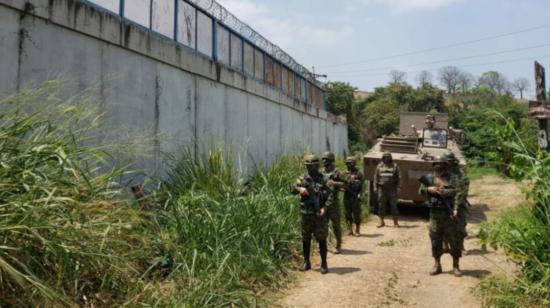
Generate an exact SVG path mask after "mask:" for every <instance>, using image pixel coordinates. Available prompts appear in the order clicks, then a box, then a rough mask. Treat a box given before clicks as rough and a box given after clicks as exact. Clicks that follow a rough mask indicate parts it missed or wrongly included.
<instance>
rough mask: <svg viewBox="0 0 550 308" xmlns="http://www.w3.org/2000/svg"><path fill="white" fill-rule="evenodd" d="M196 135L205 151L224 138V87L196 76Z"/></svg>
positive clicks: (201, 148) (202, 149)
mask: <svg viewBox="0 0 550 308" xmlns="http://www.w3.org/2000/svg"><path fill="white" fill-rule="evenodd" d="M196 91H197V98H196V99H197V101H196V106H197V107H196V108H197V116H196V121H195V123H196V124H195V125H196V131H197V133H196V137H197V142H198V144H199V145H200V150H201V151H205V150H207V149H208V148H210V147H211V146H213V145H216V144H217V143H218V142H219V141H223V140H225V130H226V128H225V112H226V110H225V87H224V86H223V85H221V84H219V83H216V82H214V81H210V80H205V79H203V78H197V90H196Z"/></svg>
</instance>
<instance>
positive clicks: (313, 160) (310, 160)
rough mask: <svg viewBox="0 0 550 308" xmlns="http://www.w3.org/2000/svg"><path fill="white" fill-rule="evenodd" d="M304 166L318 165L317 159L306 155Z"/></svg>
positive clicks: (311, 155) (314, 156)
mask: <svg viewBox="0 0 550 308" xmlns="http://www.w3.org/2000/svg"><path fill="white" fill-rule="evenodd" d="M304 164H305V165H306V166H307V165H319V158H318V157H317V156H316V155H313V154H310V155H306V157H305V159H304Z"/></svg>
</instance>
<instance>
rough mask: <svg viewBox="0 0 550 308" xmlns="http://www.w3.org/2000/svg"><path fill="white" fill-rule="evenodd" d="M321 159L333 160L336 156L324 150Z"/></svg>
mask: <svg viewBox="0 0 550 308" xmlns="http://www.w3.org/2000/svg"><path fill="white" fill-rule="evenodd" d="M322 159H323V160H328V161H335V160H336V156H335V155H334V153H332V152H325V153H323V157H322Z"/></svg>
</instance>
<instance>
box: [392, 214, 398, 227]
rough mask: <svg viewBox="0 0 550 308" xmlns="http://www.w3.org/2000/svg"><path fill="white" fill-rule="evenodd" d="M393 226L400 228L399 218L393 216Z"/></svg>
mask: <svg viewBox="0 0 550 308" xmlns="http://www.w3.org/2000/svg"><path fill="white" fill-rule="evenodd" d="M393 225H394V227H397V228H399V221H398V220H397V216H393Z"/></svg>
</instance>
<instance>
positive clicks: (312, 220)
mask: <svg viewBox="0 0 550 308" xmlns="http://www.w3.org/2000/svg"><path fill="white" fill-rule="evenodd" d="M305 165H306V168H307V173H306V174H305V175H303V176H301V177H300V178H298V179H297V180H296V181H295V182H294V184H293V187H292V191H293V193H294V194H299V195H300V197H301V198H300V212H301V229H302V244H303V254H304V264H303V265H302V266H301V267H300V271H308V270H310V269H311V262H310V259H309V257H310V248H311V237H312V234H313V235H314V236H315V239H316V240H317V241H318V242H319V251H320V255H321V273H322V274H326V273H328V265H327V235H328V224H327V219H326V216H325V203H326V200H327V198H328V195H329V193H330V191H329V188H328V186H327V185H326V182H325V179H324V177H323V175H322V174H321V173H320V172H319V158H317V157H316V156H315V155H308V156H306V158H305Z"/></svg>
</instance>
